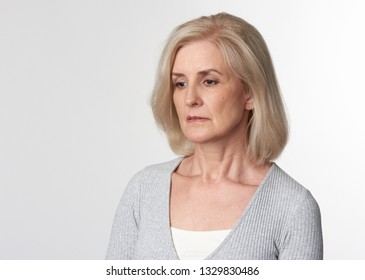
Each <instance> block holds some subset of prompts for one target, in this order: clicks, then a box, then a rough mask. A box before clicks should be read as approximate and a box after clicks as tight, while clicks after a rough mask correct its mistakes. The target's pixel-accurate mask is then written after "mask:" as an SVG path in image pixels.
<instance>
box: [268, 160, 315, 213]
mask: <svg viewBox="0 0 365 280" xmlns="http://www.w3.org/2000/svg"><path fill="white" fill-rule="evenodd" d="M264 183H265V192H266V194H267V195H268V196H269V197H270V199H269V200H270V201H271V202H272V205H273V206H274V205H275V207H278V208H280V209H281V210H282V211H284V212H286V215H285V216H287V217H288V215H289V216H290V215H293V214H294V213H298V211H307V212H308V213H312V214H313V215H319V206H318V204H317V201H316V200H315V198H314V197H313V195H312V194H311V192H310V191H309V190H308V189H307V188H305V187H304V186H302V185H301V184H300V183H298V182H297V181H296V180H295V179H293V178H292V177H291V176H290V175H288V174H287V173H286V172H285V171H283V170H282V169H281V168H280V167H279V166H278V165H276V164H275V163H273V166H272V168H271V169H270V171H269V174H268V176H267V178H266V182H264Z"/></svg>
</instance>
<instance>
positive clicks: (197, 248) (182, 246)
mask: <svg viewBox="0 0 365 280" xmlns="http://www.w3.org/2000/svg"><path fill="white" fill-rule="evenodd" d="M230 231H231V230H230V229H227V230H209V231H192V230H184V229H179V228H174V227H171V233H172V240H173V242H174V246H175V250H176V253H177V255H178V257H179V259H180V260H203V259H205V258H206V257H207V256H209V255H210V253H212V252H213V251H214V250H215V249H216V248H218V246H219V245H220V244H221V243H222V242H223V240H224V239H225V238H226V237H227V235H228V234H229V233H230Z"/></svg>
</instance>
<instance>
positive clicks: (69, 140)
mask: <svg viewBox="0 0 365 280" xmlns="http://www.w3.org/2000/svg"><path fill="white" fill-rule="evenodd" d="M221 11H226V12H229V13H233V14H235V15H237V16H240V17H242V18H244V19H246V20H247V21H249V22H250V23H252V24H253V25H255V26H256V27H257V28H258V29H259V31H260V32H261V33H262V35H263V36H264V38H265V39H266V42H267V44H268V46H269V49H270V51H271V54H272V58H273V60H274V64H275V67H276V71H277V75H278V79H279V83H280V85H281V89H282V93H283V96H284V99H285V103H286V106H287V110H288V115H289V119H290V128H291V133H290V141H289V144H288V146H287V148H286V150H285V151H284V153H283V155H282V156H281V157H280V159H278V161H277V163H278V164H279V165H280V166H281V167H282V168H283V169H284V170H285V171H286V172H287V173H289V174H290V175H291V176H292V177H294V178H295V179H296V180H297V181H299V182H300V183H301V184H303V185H304V186H305V187H307V188H308V189H309V190H310V191H311V192H312V193H313V195H314V196H315V198H316V199H317V201H318V203H319V205H320V207H321V211H322V220H323V232H324V241H325V258H326V259H364V258H365V242H364V241H363V237H364V236H365V225H364V213H365V206H364V205H365V204H364V196H365V190H364V188H365V187H364V179H363V174H364V171H363V169H364V167H365V160H364V155H365V148H364V143H365V126H364V124H363V120H364V119H365V110H364V104H365V103H364V101H365V99H364V93H365V92H364V65H365V55H364V50H365V40H364V32H363V26H365V18H364V17H363V11H364V8H363V7H362V6H361V1H330V0H328V1H326V0H324V1H291V0H278V1H270V0H267V1H264V0H255V1H244V0H241V1H233V0H230V1H227V0H226V1H213V0H204V1H187V0H186V1H175V0H169V1H167V0H166V1H161V0H159V1H157V0H154V1H148V0H146V1H135V0H134V1H101V0H100V1H96V0H88V1H86V0H85V1H82V0H72V1H70V0H69V1H46V0H44V1H40V0H34V1H25V0H18V1H17V0H14V1H5V0H0V41H1V42H0V259H103V258H104V256H105V252H106V247H107V244H108V239H109V234H110V229H111V224H112V220H113V216H114V211H115V209H116V206H117V204H118V201H119V199H120V197H121V194H122V192H123V189H124V187H125V186H126V184H127V182H128V181H129V179H130V178H131V176H132V175H133V174H134V173H136V172H137V171H139V170H140V169H141V168H143V167H144V166H146V165H149V164H152V163H158V162H163V161H167V160H170V159H173V158H175V157H176V155H174V154H173V153H172V152H171V151H170V149H169V147H168V145H167V142H166V140H165V138H164V135H163V134H162V133H160V132H159V131H158V129H157V128H156V125H155V123H154V120H153V117H152V114H151V110H150V108H149V106H148V98H149V96H150V93H151V89H152V86H153V83H154V77H155V70H156V67H157V61H158V58H159V55H160V52H161V50H162V47H163V45H164V42H165V40H166V38H167V36H168V34H169V32H170V31H171V30H172V29H173V28H174V27H175V26H176V25H178V24H180V23H182V22H184V21H186V20H189V19H193V18H196V17H198V16H201V15H209V14H213V13H217V12H221Z"/></svg>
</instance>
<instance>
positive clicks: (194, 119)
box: [186, 116, 208, 122]
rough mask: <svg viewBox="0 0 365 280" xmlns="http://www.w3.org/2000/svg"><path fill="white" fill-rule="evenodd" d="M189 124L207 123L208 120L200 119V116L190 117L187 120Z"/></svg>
mask: <svg viewBox="0 0 365 280" xmlns="http://www.w3.org/2000/svg"><path fill="white" fill-rule="evenodd" d="M186 119H187V121H188V122H199V121H206V120H208V118H204V117H200V116H188V117H187V118H186Z"/></svg>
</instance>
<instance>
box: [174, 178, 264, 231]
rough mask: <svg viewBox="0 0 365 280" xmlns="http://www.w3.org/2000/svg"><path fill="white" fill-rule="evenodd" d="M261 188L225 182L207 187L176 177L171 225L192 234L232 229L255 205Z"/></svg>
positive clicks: (194, 181) (196, 181)
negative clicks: (253, 198)
mask: <svg viewBox="0 0 365 280" xmlns="http://www.w3.org/2000/svg"><path fill="white" fill-rule="evenodd" d="M256 189H257V186H245V185H241V184H237V183H235V182H230V181H228V180H227V181H223V182H220V183H219V184H211V185H209V184H203V183H202V182H200V181H199V180H192V179H186V178H181V177H178V176H176V177H173V179H172V185H171V194H170V224H171V226H173V227H177V228H182V229H189V230H220V229H231V228H233V227H234V226H235V224H236V223H237V221H238V219H239V218H240V216H241V215H242V214H243V212H244V211H245V209H246V207H247V205H248V204H249V202H250V201H251V199H252V197H253V195H254V193H255V191H256Z"/></svg>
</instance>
